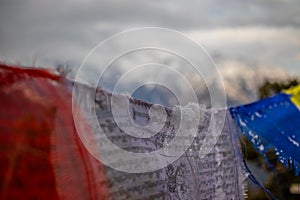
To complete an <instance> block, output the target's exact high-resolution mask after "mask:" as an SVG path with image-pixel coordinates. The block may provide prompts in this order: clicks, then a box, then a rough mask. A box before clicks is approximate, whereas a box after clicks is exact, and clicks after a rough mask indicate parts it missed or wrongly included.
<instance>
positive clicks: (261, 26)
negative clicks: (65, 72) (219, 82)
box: [0, 0, 300, 76]
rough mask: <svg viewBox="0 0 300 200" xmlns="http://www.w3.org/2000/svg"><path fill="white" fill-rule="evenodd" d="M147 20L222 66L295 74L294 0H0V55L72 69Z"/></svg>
mask: <svg viewBox="0 0 300 200" xmlns="http://www.w3.org/2000/svg"><path fill="white" fill-rule="evenodd" d="M144 26H147V27H148V26H157V27H164V28H170V29H175V30H178V31H180V32H182V33H184V34H187V35H188V36H190V37H191V38H192V39H194V40H195V41H197V42H198V43H200V44H202V45H204V46H205V47H206V49H207V50H208V52H209V53H210V55H211V56H212V57H213V59H214V60H215V62H216V63H217V65H218V67H220V68H222V67H223V63H228V62H229V61H230V63H242V64H243V66H248V67H249V68H253V67H268V68H270V69H271V68H280V69H284V70H286V71H287V72H288V73H290V74H292V75H297V76H299V75H300V66H299V63H300V1H298V0H264V1H262V0H251V1H250V0H249V1H248V0H247V1H246V0H245V1H240V0H222V1H218V0H206V1H198V0H187V1H182V0H172V1H165V0H159V1H158V0H153V1H150V0H149V1H141V0H135V1H129V0H119V1H116V0H110V1H92V0H87V1H79V0H67V1H64V2H62V1H55V0H54V1H53V0H52V1H50V0H49V1H34V0H20V1H17V0H2V1H1V2H0V44H1V45H0V60H2V61H4V62H8V63H20V64H22V65H35V66H43V67H54V66H56V65H57V64H67V63H68V64H69V65H70V66H72V67H74V68H75V69H76V68H78V66H79V65H80V64H81V62H82V61H83V59H84V58H85V56H86V55H87V54H88V52H89V51H90V50H91V49H92V48H93V47H94V46H95V45H97V44H98V43H100V42H102V41H103V40H105V39H106V38H108V37H109V36H111V35H113V34H116V33H118V32H120V31H124V30H128V29H131V28H137V27H144ZM128 59H129V58H128ZM135 59H136V58H135ZM162 60H163V59H162ZM231 61H235V62H231ZM126 63H129V64H130V63H131V62H130V61H127V62H126ZM123 69H124V66H123ZM118 70H120V69H118ZM118 70H116V71H118Z"/></svg>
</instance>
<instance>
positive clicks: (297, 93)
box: [283, 85, 300, 108]
mask: <svg viewBox="0 0 300 200" xmlns="http://www.w3.org/2000/svg"><path fill="white" fill-rule="evenodd" d="M283 92H284V93H286V94H291V95H292V97H291V101H292V102H293V103H294V104H295V105H296V106H297V107H298V108H300V85H297V86H295V87H292V88H290V89H287V90H283Z"/></svg>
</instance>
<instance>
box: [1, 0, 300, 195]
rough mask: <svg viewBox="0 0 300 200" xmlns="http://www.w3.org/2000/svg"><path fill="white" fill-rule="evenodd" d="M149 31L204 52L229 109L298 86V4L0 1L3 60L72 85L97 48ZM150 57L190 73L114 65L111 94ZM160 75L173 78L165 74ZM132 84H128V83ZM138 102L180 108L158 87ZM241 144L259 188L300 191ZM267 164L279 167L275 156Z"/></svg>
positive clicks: (199, 88)
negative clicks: (182, 39)
mask: <svg viewBox="0 0 300 200" xmlns="http://www.w3.org/2000/svg"><path fill="white" fill-rule="evenodd" d="M149 26H155V27H163V28H169V29H174V30H177V31H180V32H182V33H184V34H186V35H187V36H189V37H191V38H192V39H193V40H194V41H196V42H197V43H199V44H201V45H203V46H204V47H205V49H206V50H207V51H208V53H209V54H210V56H211V57H212V58H213V60H214V62H215V63H216V65H217V68H218V70H219V71H220V73H221V75H222V78H223V82H224V87H225V91H226V95H227V104H228V106H233V105H240V104H245V103H249V102H252V101H255V100H258V99H260V98H265V97H267V96H272V95H273V94H276V93H277V92H279V91H280V89H282V88H287V87H290V86H292V85H294V84H296V83H298V80H299V77H300V1H298V0H264V1H262V0H252V1H248V0H245V1H240V0H222V1H220V0H205V1H197V0H186V1H181V0H173V1H166V0H160V1H157V0H153V1H141V0H132V1H129V0H119V1H116V0H110V1H92V0H87V1H79V0H66V1H63V2H62V1H56V0H51V1H50V0H48V1H46V0H45V1H34V0H20V1H18V0H1V2H0V44H1V45H0V60H1V61H2V62H6V63H9V64H20V65H23V66H34V67H42V68H53V69H57V70H58V71H60V72H61V73H66V72H67V73H66V76H67V77H68V78H70V79H74V77H75V74H76V71H77V70H78V68H79V66H80V64H81V63H82V62H83V60H84V58H85V56H86V55H87V54H88V53H89V51H90V50H91V49H92V48H93V47H95V46H96V45H97V44H99V43H100V42H102V41H104V40H105V39H107V38H108V37H110V36H112V35H114V34H117V33H119V32H120V31H124V30H128V29H132V28H137V27H149ZM187 51H188V49H187ZM145 55H146V56H145ZM153 57H156V58H159V61H160V62H161V63H164V64H167V65H168V64H171V63H177V64H176V65H177V67H178V68H184V69H185V67H186V66H183V64H182V63H179V62H177V61H176V60H175V59H174V58H172V57H170V56H169V55H165V54H163V53H160V54H157V52H150V53H148V54H139V53H136V54H133V55H130V56H127V57H126V59H124V60H121V61H120V62H118V63H115V64H114V68H113V69H112V70H110V71H111V72H108V75H107V77H108V78H107V80H108V81H106V82H105V84H104V85H100V86H101V87H104V88H105V89H108V90H112V88H113V84H112V82H113V81H112V80H113V79H116V77H117V76H116V74H122V73H124V72H125V71H126V69H127V67H128V66H131V65H133V64H135V63H136V61H137V60H139V62H141V63H143V62H147V61H149V60H151V59H152V58H153ZM99 59H101V58H99ZM100 67H101V66H100ZM137 76H138V75H137ZM153 76H155V75H153ZM161 76H163V77H165V79H166V80H167V79H168V74H161ZM195 79H197V78H195V77H193V75H192V74H190V78H189V80H190V82H191V84H192V86H193V87H194V88H195V91H196V92H197V95H198V98H199V99H201V101H202V103H203V104H205V105H207V106H208V107H209V105H210V104H209V96H208V94H207V85H203V84H201V81H200V82H199V81H196V80H195ZM208 79H209V81H208V82H207V84H208V85H209V84H215V82H214V81H215V79H216V77H214V76H212V77H209V78H208ZM194 80H195V81H194ZM133 81H134V80H128V84H131V83H132V82H133ZM170 81H176V80H170ZM149 94H151V95H149ZM182 94H184V88H183V89H182ZM133 96H134V97H136V98H140V99H144V100H147V101H150V102H152V103H160V104H162V105H165V106H172V105H173V104H176V101H174V99H173V97H172V94H170V93H169V91H167V90H166V89H165V88H163V87H160V86H151V87H147V86H145V87H141V88H140V89H139V90H137V91H136V92H135V93H134V94H133ZM243 144H244V147H243V148H244V149H243V150H244V153H245V152H246V153H245V157H246V158H247V159H248V160H249V167H250V168H252V169H253V172H254V174H257V175H258V177H259V178H260V179H261V180H260V181H261V182H263V183H265V184H266V185H267V186H268V187H269V188H271V190H273V191H274V192H275V193H276V194H278V195H279V196H280V195H281V196H282V195H293V194H291V193H293V192H295V191H296V193H297V191H298V192H299V187H300V186H299V178H297V177H294V176H293V175H292V173H289V172H287V171H286V170H285V169H284V168H283V167H282V166H280V165H277V164H274V165H275V168H276V169H277V170H279V175H278V176H279V178H278V177H277V179H276V177H275V175H274V174H273V173H271V172H270V171H272V170H271V169H268V167H266V164H265V163H264V160H263V159H262V158H261V157H259V155H258V154H256V153H255V151H254V150H253V148H252V147H251V145H250V144H248V143H247V141H246V140H245V141H244V142H243ZM270 159H271V160H276V155H273V154H272V152H270ZM274 163H275V162H274ZM281 173H283V175H280V174H281ZM287 174H288V175H287ZM283 177H284V178H286V179H281V178H283ZM275 179H276V180H275ZM297 181H298V182H297ZM297 184H298V185H297ZM295 188H296V189H295ZM297 188H298V189H297ZM282 190H283V191H284V192H281V194H280V191H282ZM249 197H250V199H251V198H253V199H266V198H267V197H266V195H265V194H264V193H263V192H262V191H261V190H260V189H259V188H257V187H256V186H255V185H253V184H252V185H251V184H250V186H249ZM288 198H289V199H292V196H288ZM293 198H295V199H296V197H293Z"/></svg>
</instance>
